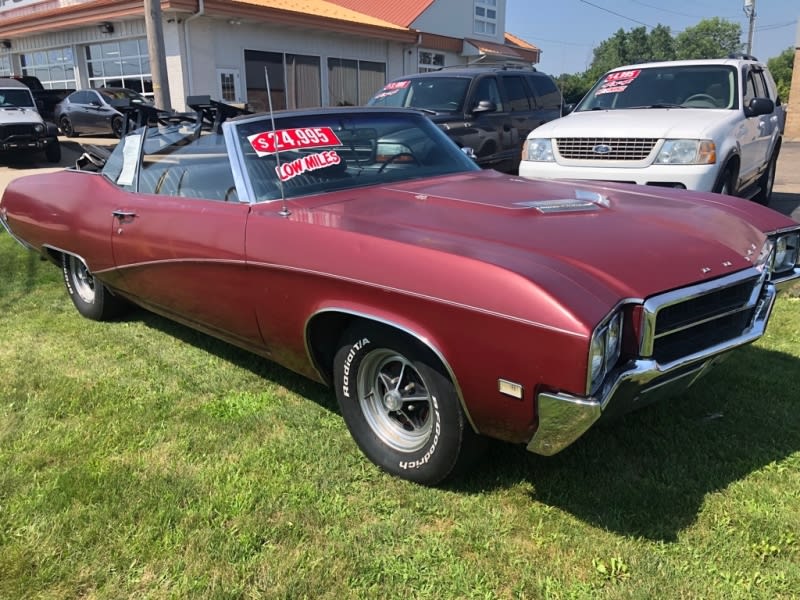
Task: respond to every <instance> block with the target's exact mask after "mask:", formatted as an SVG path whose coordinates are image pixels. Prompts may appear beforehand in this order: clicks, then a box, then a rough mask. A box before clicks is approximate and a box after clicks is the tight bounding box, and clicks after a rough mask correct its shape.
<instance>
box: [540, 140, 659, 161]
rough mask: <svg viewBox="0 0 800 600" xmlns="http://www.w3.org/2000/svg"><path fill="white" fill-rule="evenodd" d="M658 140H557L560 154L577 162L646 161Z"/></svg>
mask: <svg viewBox="0 0 800 600" xmlns="http://www.w3.org/2000/svg"><path fill="white" fill-rule="evenodd" d="M656 142H658V138H600V137H597V138H574V137H573V138H557V139H556V146H557V147H558V153H559V154H560V155H561V156H562V157H563V158H568V159H577V160H644V159H645V158H647V157H648V156H649V155H650V152H651V151H652V150H653V147H654V146H655V145H656Z"/></svg>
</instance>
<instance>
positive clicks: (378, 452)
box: [333, 326, 480, 485]
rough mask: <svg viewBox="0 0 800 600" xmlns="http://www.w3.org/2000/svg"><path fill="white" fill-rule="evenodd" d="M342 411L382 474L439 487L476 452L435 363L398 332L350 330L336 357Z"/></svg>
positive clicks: (450, 388) (452, 388)
mask: <svg viewBox="0 0 800 600" xmlns="http://www.w3.org/2000/svg"><path fill="white" fill-rule="evenodd" d="M333 364H334V385H335V389H336V397H337V400H338V401H339V408H340V409H341V412H342V416H343V417H344V420H345V423H346V424H347V427H348V429H349V430H350V433H351V435H352V436H353V439H354V440H355V442H356V444H358V446H359V448H361V451H362V452H363V453H364V454H365V455H366V456H367V458H369V459H370V460H371V461H372V462H373V463H375V464H376V465H378V466H379V467H380V468H382V469H383V470H385V471H387V472H388V473H391V474H392V475H396V476H398V477H401V478H403V479H408V480H410V481H414V482H417V483H421V484H424V485H436V484H438V483H441V482H442V481H444V480H445V479H446V478H448V477H449V476H450V475H452V474H454V473H456V472H457V471H459V470H461V469H462V468H463V467H464V466H466V465H467V464H468V463H470V462H471V461H472V459H473V458H474V457H475V454H476V453H477V451H478V450H479V447H480V440H479V438H478V436H477V435H476V434H475V433H474V432H473V430H472V428H471V426H470V424H469V423H468V422H467V418H466V416H465V414H464V411H463V410H462V409H461V404H460V402H459V399H458V395H457V394H456V390H455V386H454V385H453V383H452V381H451V380H450V378H449V377H448V376H447V374H446V373H445V372H444V369H443V367H442V365H441V363H440V361H439V360H437V359H436V357H435V356H434V355H433V354H432V353H431V352H430V351H429V350H427V349H426V348H424V347H423V346H421V345H420V344H418V343H416V342H414V341H411V340H409V339H408V338H405V337H404V336H403V334H401V333H399V332H396V331H392V330H390V329H386V328H381V327H378V326H359V327H355V328H352V329H351V330H349V331H348V332H347V333H345V335H344V336H343V337H342V340H341V342H340V345H339V350H338V352H337V353H336V355H335V357H334V363H333Z"/></svg>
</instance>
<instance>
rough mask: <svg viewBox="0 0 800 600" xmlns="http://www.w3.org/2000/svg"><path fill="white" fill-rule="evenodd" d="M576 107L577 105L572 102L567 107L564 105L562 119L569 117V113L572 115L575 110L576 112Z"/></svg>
mask: <svg viewBox="0 0 800 600" xmlns="http://www.w3.org/2000/svg"><path fill="white" fill-rule="evenodd" d="M576 106H577V105H576V104H575V103H574V102H570V103H569V104H565V105H564V106H563V107H562V108H561V116H562V117H564V116H566V115H568V114H569V113H571V112H572V111H573V110H575V107H576Z"/></svg>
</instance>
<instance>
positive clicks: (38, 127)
mask: <svg viewBox="0 0 800 600" xmlns="http://www.w3.org/2000/svg"><path fill="white" fill-rule="evenodd" d="M33 130H34V131H35V132H36V133H44V125H43V124H41V123H36V125H34V126H33Z"/></svg>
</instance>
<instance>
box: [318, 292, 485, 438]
mask: <svg viewBox="0 0 800 600" xmlns="http://www.w3.org/2000/svg"><path fill="white" fill-rule="evenodd" d="M325 313H340V314H345V315H350V316H353V317H359V318H361V319H366V320H368V321H374V322H375V323H380V324H382V325H387V326H389V327H392V328H393V329H397V330H399V331H402V332H403V333H405V334H407V335H409V336H411V337H413V338H414V339H415V340H417V341H418V342H420V343H421V344H422V345H423V346H425V347H426V348H428V350H430V351H431V352H433V354H434V355H435V356H436V358H438V359H439V361H441V363H442V365H443V366H444V368H445V370H446V371H447V374H448V375H449V376H450V381H452V382H453V387H454V388H455V390H456V395H457V396H458V401H459V402H460V403H461V409H462V410H463V411H464V415H466V417H467V421H468V422H469V424H470V426H471V427H472V430H473V431H474V432H475V433H480V431H479V430H478V428H477V427H476V426H475V422H474V421H473V420H472V416H471V415H470V414H469V410H468V409H467V405H466V403H465V402H464V394H463V393H462V392H461V386H460V385H458V379H457V378H456V374H455V372H454V371H453V368H452V367H451V366H450V363H449V362H447V359H445V357H444V354H443V353H442V352H441V351H440V350H439V349H438V348H437V347H436V346H434V345H433V343H431V341H430V340H429V339H428V338H427V337H425V336H424V335H421V334H419V333H417V332H416V331H414V330H412V329H409V328H408V327H406V326H405V325H400V324H399V323H395V322H394V321H390V320H388V319H384V318H382V317H376V316H375V315H371V314H369V313H364V312H360V311H356V310H350V309H348V308H337V307H328V308H323V309H321V310H318V311H316V312H314V313H312V314H311V315H309V317H308V319H306V323H305V326H304V327H303V338H304V341H303V343H304V344H305V347H306V356H307V357H308V362H309V364H310V365H312V366H313V367H314V370H316V372H317V374H318V375H319V376H320V381H325V377H324V376H323V375H322V372H321V371H320V368H319V365H317V363H316V361H315V360H314V357H313V355H312V354H311V347H310V346H309V339H308V326H309V323H311V321H312V320H313V319H314V318H315V317H316V316H318V315H322V314H325Z"/></svg>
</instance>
